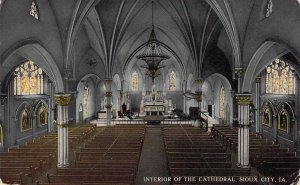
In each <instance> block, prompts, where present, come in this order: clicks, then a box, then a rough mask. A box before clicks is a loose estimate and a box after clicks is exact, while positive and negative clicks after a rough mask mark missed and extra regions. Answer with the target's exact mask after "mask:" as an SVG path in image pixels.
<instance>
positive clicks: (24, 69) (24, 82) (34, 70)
mask: <svg viewBox="0 0 300 185" xmlns="http://www.w3.org/2000/svg"><path fill="white" fill-rule="evenodd" d="M43 75H44V72H43V70H42V69H41V68H39V67H38V66H37V65H35V64H34V63H33V62H32V61H27V62H25V63H24V64H22V65H20V66H19V67H17V68H16V69H15V78H14V95H34V94H44V76H43Z"/></svg>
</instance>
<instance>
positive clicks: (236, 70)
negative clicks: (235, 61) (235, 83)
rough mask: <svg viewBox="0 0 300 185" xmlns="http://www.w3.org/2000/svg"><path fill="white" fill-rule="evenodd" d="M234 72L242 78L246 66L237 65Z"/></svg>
mask: <svg viewBox="0 0 300 185" xmlns="http://www.w3.org/2000/svg"><path fill="white" fill-rule="evenodd" d="M234 73H235V75H236V77H237V78H242V76H243V74H244V68H241V67H236V68H234Z"/></svg>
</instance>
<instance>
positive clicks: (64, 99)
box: [54, 93, 72, 106]
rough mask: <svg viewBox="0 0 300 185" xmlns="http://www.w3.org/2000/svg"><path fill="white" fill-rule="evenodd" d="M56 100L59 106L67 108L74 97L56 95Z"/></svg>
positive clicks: (61, 94)
mask: <svg viewBox="0 0 300 185" xmlns="http://www.w3.org/2000/svg"><path fill="white" fill-rule="evenodd" d="M54 100H55V103H56V104H57V105H60V106H66V105H69V104H70V103H71V100H72V95H71V94H63V93H58V94H55V95H54Z"/></svg>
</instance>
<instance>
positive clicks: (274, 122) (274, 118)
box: [273, 112, 278, 144]
mask: <svg viewBox="0 0 300 185" xmlns="http://www.w3.org/2000/svg"><path fill="white" fill-rule="evenodd" d="M273 129H274V130H273V140H274V142H275V143H276V144H277V143H278V116H277V113H276V112H274V115H273Z"/></svg>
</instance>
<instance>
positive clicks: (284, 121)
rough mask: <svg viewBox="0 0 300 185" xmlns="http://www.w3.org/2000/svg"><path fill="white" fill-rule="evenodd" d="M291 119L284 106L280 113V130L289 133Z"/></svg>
mask: <svg viewBox="0 0 300 185" xmlns="http://www.w3.org/2000/svg"><path fill="white" fill-rule="evenodd" d="M289 122H290V117H289V113H288V111H287V110H286V109H285V108H284V106H282V108H281V109H280V110H279V112H278V129H279V130H282V131H285V132H288V126H289Z"/></svg>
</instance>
